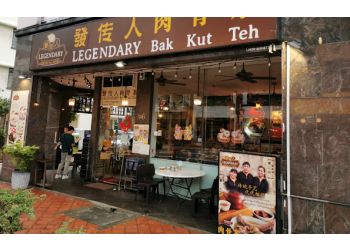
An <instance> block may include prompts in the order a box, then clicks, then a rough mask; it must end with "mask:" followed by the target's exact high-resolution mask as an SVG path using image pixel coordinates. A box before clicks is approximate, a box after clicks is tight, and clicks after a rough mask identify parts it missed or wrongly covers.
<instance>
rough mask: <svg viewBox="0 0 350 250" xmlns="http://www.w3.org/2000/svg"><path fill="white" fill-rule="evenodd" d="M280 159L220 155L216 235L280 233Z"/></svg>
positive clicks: (230, 154)
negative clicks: (278, 188)
mask: <svg viewBox="0 0 350 250" xmlns="http://www.w3.org/2000/svg"><path fill="white" fill-rule="evenodd" d="M278 173H279V156H277V155H272V154H252V153H242V152H220V153H219V204H218V223H219V225H218V233H220V234H252V233H253V234H255V233H256V234H260V233H263V234H274V233H278V232H279V225H278V221H279V219H278V218H279V202H278V190H277V187H278V185H277V182H278Z"/></svg>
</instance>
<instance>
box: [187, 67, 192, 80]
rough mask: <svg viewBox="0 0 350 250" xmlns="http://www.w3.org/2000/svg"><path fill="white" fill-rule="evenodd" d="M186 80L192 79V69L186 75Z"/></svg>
mask: <svg viewBox="0 0 350 250" xmlns="http://www.w3.org/2000/svg"><path fill="white" fill-rule="evenodd" d="M188 79H192V69H190V74H189V75H188Z"/></svg>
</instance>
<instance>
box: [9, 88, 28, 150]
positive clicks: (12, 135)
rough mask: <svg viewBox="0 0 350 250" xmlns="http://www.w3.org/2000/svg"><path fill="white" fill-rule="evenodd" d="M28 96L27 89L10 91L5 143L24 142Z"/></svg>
mask: <svg viewBox="0 0 350 250" xmlns="http://www.w3.org/2000/svg"><path fill="white" fill-rule="evenodd" d="M28 98H29V90H21V91H13V92H12V99H11V109H10V118H9V119H10V120H9V127H8V133H7V144H14V143H16V142H21V143H24V135H25V129H26V121H27V112H28Z"/></svg>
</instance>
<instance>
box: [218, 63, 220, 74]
mask: <svg viewBox="0 0 350 250" xmlns="http://www.w3.org/2000/svg"><path fill="white" fill-rule="evenodd" d="M220 65H221V63H219V69H218V73H219V74H220V73H221V67H220Z"/></svg>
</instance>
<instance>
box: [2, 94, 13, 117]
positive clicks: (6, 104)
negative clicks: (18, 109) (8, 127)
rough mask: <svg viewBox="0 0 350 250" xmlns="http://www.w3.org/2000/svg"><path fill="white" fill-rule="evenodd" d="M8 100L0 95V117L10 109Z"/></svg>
mask: <svg viewBox="0 0 350 250" xmlns="http://www.w3.org/2000/svg"><path fill="white" fill-rule="evenodd" d="M10 106H11V103H10V100H9V99H6V98H2V97H0V117H3V116H5V115H6V114H7V113H8V112H9V111H10Z"/></svg>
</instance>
